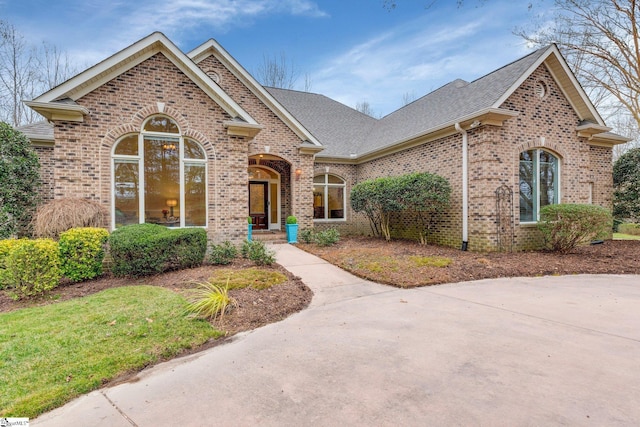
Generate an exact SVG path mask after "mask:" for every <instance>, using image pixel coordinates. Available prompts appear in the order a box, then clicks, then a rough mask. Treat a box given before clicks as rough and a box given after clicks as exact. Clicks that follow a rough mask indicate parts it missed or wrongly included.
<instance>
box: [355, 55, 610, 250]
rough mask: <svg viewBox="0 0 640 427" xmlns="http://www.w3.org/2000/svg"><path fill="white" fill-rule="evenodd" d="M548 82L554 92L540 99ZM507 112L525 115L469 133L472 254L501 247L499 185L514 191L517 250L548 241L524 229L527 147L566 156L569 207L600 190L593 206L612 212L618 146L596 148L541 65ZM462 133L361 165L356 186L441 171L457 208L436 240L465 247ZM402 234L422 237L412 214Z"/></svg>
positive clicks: (364, 228)
mask: <svg viewBox="0 0 640 427" xmlns="http://www.w3.org/2000/svg"><path fill="white" fill-rule="evenodd" d="M539 82H543V83H544V84H545V85H546V88H547V92H546V95H545V96H544V97H542V98H541V97H539V96H538V95H537V93H538V92H537V87H536V86H537V84H538V83H539ZM501 107H502V108H505V109H509V110H513V111H517V112H519V115H518V116H517V117H514V118H511V119H509V120H507V121H505V122H504V124H503V126H502V127H498V126H482V127H480V128H477V129H473V130H469V131H468V144H469V145H468V148H469V249H470V250H475V251H491V250H496V249H497V238H498V232H497V208H496V194H495V191H496V189H497V188H498V187H500V186H501V185H503V184H506V185H507V186H508V187H509V188H511V189H512V190H513V213H514V223H515V227H514V248H515V249H516V250H522V249H529V248H536V247H539V246H540V244H541V238H540V237H541V236H540V235H539V233H538V231H537V228H536V227H535V225H530V224H523V225H520V220H519V168H518V166H519V156H520V153H521V152H522V151H524V150H528V149H534V148H542V149H545V150H548V151H550V152H552V153H553V154H554V155H555V156H556V157H558V158H559V159H560V194H561V202H563V203H588V202H589V200H590V188H591V186H593V203H596V204H600V205H603V206H607V207H611V197H612V177H611V149H609V148H606V147H592V146H589V145H588V143H587V141H586V139H585V138H581V137H578V136H577V134H576V127H577V126H578V123H579V118H578V116H577V115H576V113H575V112H574V110H573V108H572V107H571V105H570V104H569V102H568V101H567V99H566V98H565V97H564V95H563V94H562V91H561V90H560V88H559V87H558V86H557V85H556V83H555V81H554V80H553V78H552V76H551V74H550V73H549V72H548V70H547V69H546V67H545V66H544V65H541V66H540V67H539V68H538V69H537V70H536V71H534V72H533V73H532V75H531V76H530V77H529V78H527V79H526V80H525V81H524V82H523V84H522V85H521V86H520V87H519V88H518V89H516V90H515V91H514V93H513V94H512V95H511V96H510V97H509V98H508V99H507V100H506V101H505V102H504V104H503V105H502V106H501ZM461 144H462V136H461V135H460V134H455V135H451V136H448V137H445V138H442V139H440V140H437V141H432V142H427V143H425V144H424V145H421V146H418V147H414V148H411V149H408V150H404V151H402V152H400V153H395V154H391V155H388V156H385V157H382V158H379V159H376V160H373V161H370V162H367V163H365V164H361V165H359V166H358V168H357V171H356V182H361V181H363V180H366V179H369V178H375V177H377V176H398V175H403V174H407V173H412V172H431V173H437V174H439V175H441V176H443V177H445V178H447V179H448V180H449V183H450V184H451V187H452V193H451V200H452V203H451V207H450V209H449V210H448V212H446V213H445V214H444V215H440V216H439V217H437V218H436V222H435V231H434V232H433V233H432V235H431V237H430V239H429V240H430V241H431V242H434V243H437V244H443V245H447V246H453V247H459V246H460V244H461V242H462V216H461V212H462V205H461V199H462V189H461V185H462V181H461V178H462V176H461V174H462V172H461V171H462V169H461V168H462V166H461V165H462V161H461V156H462V154H461ZM353 218H354V219H355V224H354V228H355V230H356V231H358V232H360V233H365V234H366V233H368V224H367V223H366V221H365V220H364V219H363V218H359V216H358V215H355V216H354V217H353ZM392 225H393V229H394V234H395V236H397V237H407V238H416V237H417V234H416V229H415V224H414V221H413V220H412V219H410V218H406V217H405V216H399V215H398V216H395V217H394V218H393V223H392Z"/></svg>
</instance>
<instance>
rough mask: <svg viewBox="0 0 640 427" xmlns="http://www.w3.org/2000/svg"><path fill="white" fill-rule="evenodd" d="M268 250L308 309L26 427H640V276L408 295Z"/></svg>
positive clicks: (286, 251)
mask: <svg viewBox="0 0 640 427" xmlns="http://www.w3.org/2000/svg"><path fill="white" fill-rule="evenodd" d="M274 248H275V249H277V253H278V262H279V263H280V264H282V265H283V266H285V267H286V268H287V269H289V270H290V271H291V272H293V273H294V274H296V275H298V276H300V277H301V278H302V280H303V281H304V282H305V283H307V284H308V285H309V286H310V287H311V288H312V289H313V291H314V293H315V296H314V299H313V302H312V304H311V306H310V307H309V308H308V309H306V310H304V311H302V312H300V313H297V314H295V315H293V316H291V317H289V318H288V319H286V320H284V321H282V322H279V323H275V324H272V325H268V326H265V327H263V328H260V329H257V330H255V331H252V332H249V333H245V334H241V335H238V336H236V337H235V338H234V339H233V340H232V341H231V342H230V343H228V344H225V345H222V346H219V347H216V348H212V349H210V350H207V351H204V352H201V353H199V354H196V355H192V356H188V357H185V358H182V359H176V360H173V361H170V362H167V363H164V364H161V365H157V366H155V367H153V368H151V369H148V370H145V371H144V372H142V373H140V374H139V375H138V376H137V378H136V379H135V381H132V382H129V383H126V384H121V385H118V386H115V387H111V388H107V389H102V390H99V391H95V392H92V393H90V394H88V395H86V396H83V397H81V398H79V399H77V400H75V401H73V402H71V403H69V404H68V405H66V406H64V407H62V408H59V409H57V410H54V411H52V412H50V413H48V414H45V415H43V416H41V417H40V418H38V419H36V420H32V424H33V425H43V426H69V425H74V426H75V425H77V426H110V427H111V426H132V425H134V426H165V425H166V426H169V425H182V426H210V425H224V426H253V425H265V426H271V425H273V426H301V425H326V426H335V425H345V426H346V425H349V426H351V425H363V426H364V425H366V426H385V425H389V426H392V425H393V426H398V425H491V426H495V425H505V426H507V425H508V426H514V425H545V426H546V425H572V426H573V425H607V426H613V425H638V424H640V404H639V403H638V402H640V276H564V277H541V278H526V279H523V278H517V279H499V280H483V281H477V282H468V283H458V284H452V285H441V286H433V287H427V288H419V289H413V290H401V289H395V288H391V287H387V286H381V285H377V284H374V283H370V282H367V281H365V280H361V279H358V278H356V277H354V276H352V275H350V274H348V273H345V272H344V271H342V270H340V269H338V268H336V267H334V266H332V265H330V264H327V263H325V262H324V261H322V260H320V259H318V258H316V257H314V256H312V255H309V254H307V253H305V252H302V251H300V250H299V249H297V248H295V247H294V246H291V245H277V246H274Z"/></svg>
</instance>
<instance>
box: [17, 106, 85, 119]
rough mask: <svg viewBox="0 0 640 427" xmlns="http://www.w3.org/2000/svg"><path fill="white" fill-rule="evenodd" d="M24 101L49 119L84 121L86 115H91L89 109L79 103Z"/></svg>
mask: <svg viewBox="0 0 640 427" xmlns="http://www.w3.org/2000/svg"><path fill="white" fill-rule="evenodd" d="M24 103H25V104H26V105H27V106H28V107H29V108H31V109H32V110H34V111H36V112H37V113H39V114H41V115H42V116H43V117H45V118H46V119H47V120H63V121H67V122H82V121H84V116H88V115H89V109H87V108H86V107H83V106H82V105H77V104H75V105H74V104H65V103H58V102H40V101H25V102H24Z"/></svg>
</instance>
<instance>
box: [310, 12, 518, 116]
mask: <svg viewBox="0 0 640 427" xmlns="http://www.w3.org/2000/svg"><path fill="white" fill-rule="evenodd" d="M505 4H506V3H505V2H496V3H493V2H491V3H487V5H486V6H483V7H481V8H478V9H474V8H469V9H464V10H456V11H455V13H453V14H451V12H450V11H449V12H447V11H434V12H433V13H432V12H430V13H427V14H425V15H423V16H421V17H420V18H417V19H415V20H413V21H411V22H405V23H403V24H402V25H399V26H397V27H396V28H392V29H390V30H388V31H387V32H385V33H383V34H375V35H373V36H372V37H370V38H369V39H368V40H365V41H363V42H361V43H359V44H357V45H355V46H353V47H349V48H347V49H345V50H344V51H342V52H337V54H336V55H335V57H333V58H330V59H328V60H326V61H325V62H324V63H322V64H321V65H320V66H319V67H317V68H318V71H317V72H315V73H313V74H312V75H311V78H312V81H313V89H314V91H317V92H320V93H324V94H325V95H327V96H330V97H333V98H335V99H337V100H339V101H340V102H343V103H345V104H347V105H350V106H354V105H355V104H356V102H360V101H363V100H367V101H368V102H369V103H370V105H371V106H372V108H373V109H374V111H376V112H378V113H383V114H387V113H389V112H391V111H393V110H394V109H396V108H398V107H399V106H401V103H402V95H403V94H405V93H412V92H413V93H415V94H416V95H417V96H418V97H420V96H423V95H425V94H426V93H428V92H430V91H432V90H434V89H437V88H438V87H440V86H442V85H444V84H446V83H448V82H450V81H452V80H454V79H456V78H462V79H465V80H474V79H476V78H478V77H481V76H482V75H484V74H486V73H488V72H490V71H492V70H494V69H496V68H498V67H500V66H502V65H505V64H507V63H509V62H511V61H512V60H514V59H516V58H517V57H518V56H520V55H521V54H522V53H523V52H522V43H521V42H519V41H518V39H517V38H516V37H515V36H513V35H511V33H510V29H511V28H512V26H513V25H514V24H513V22H511V18H512V15H513V13H514V11H518V10H517V9H516V8H522V6H521V5H512V6H511V9H509V8H507V9H505ZM447 13H448V14H447Z"/></svg>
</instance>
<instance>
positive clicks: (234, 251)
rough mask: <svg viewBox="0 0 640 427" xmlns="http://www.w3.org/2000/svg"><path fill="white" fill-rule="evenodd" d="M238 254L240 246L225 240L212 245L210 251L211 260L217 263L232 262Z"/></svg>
mask: <svg viewBox="0 0 640 427" xmlns="http://www.w3.org/2000/svg"><path fill="white" fill-rule="evenodd" d="M237 256H238V248H236V247H235V246H234V245H233V243H231V242H229V241H225V242H222V243H220V244H219V245H211V250H210V252H209V262H210V263H211V264H215V265H227V264H231V261H233V259H234V258H235V257H237Z"/></svg>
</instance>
